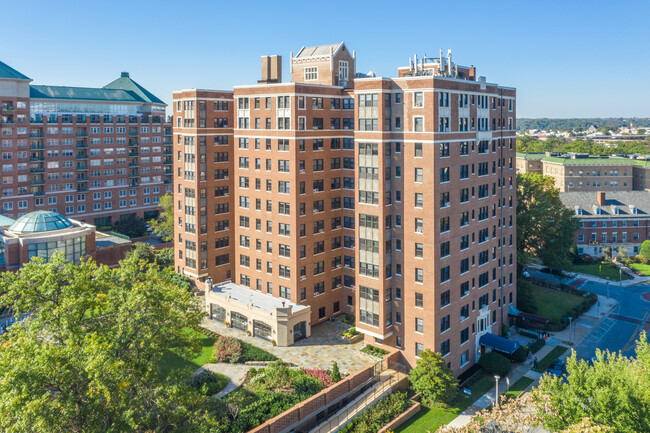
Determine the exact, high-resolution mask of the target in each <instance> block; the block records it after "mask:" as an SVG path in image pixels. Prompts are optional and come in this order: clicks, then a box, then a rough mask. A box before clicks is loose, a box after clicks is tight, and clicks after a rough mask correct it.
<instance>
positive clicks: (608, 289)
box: [607, 277, 609, 298]
mask: <svg viewBox="0 0 650 433" xmlns="http://www.w3.org/2000/svg"><path fill="white" fill-rule="evenodd" d="M607 297H608V298H609V277H607Z"/></svg>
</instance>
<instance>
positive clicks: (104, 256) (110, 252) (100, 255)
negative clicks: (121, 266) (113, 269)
mask: <svg viewBox="0 0 650 433" xmlns="http://www.w3.org/2000/svg"><path fill="white" fill-rule="evenodd" d="M127 251H131V244H117V245H112V246H110V247H102V248H97V250H96V251H95V261H96V262H97V263H99V264H101V265H106V266H109V267H110V266H115V265H117V263H118V262H119V261H120V260H122V259H123V258H124V255H125V254H126V253H127Z"/></svg>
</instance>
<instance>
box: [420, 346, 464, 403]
mask: <svg viewBox="0 0 650 433" xmlns="http://www.w3.org/2000/svg"><path fill="white" fill-rule="evenodd" d="M419 357H420V359H418V361H417V363H416V365H415V368H413V369H411V371H409V381H410V382H411V386H412V387H413V389H414V390H415V391H416V392H419V393H420V394H421V395H422V401H423V402H424V403H426V404H428V405H430V406H432V405H434V404H436V403H445V404H448V403H450V402H451V400H452V399H453V398H454V396H455V395H456V387H457V386H458V379H456V377H455V376H454V373H453V372H452V371H451V369H449V367H447V363H446V362H445V360H444V359H442V355H440V353H438V352H433V351H431V350H428V349H427V350H423V351H422V352H420V355H419Z"/></svg>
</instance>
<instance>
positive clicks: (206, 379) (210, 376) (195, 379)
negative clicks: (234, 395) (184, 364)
mask: <svg viewBox="0 0 650 433" xmlns="http://www.w3.org/2000/svg"><path fill="white" fill-rule="evenodd" d="M227 384H228V378H227V377H226V376H224V375H223V374H221V373H213V372H212V371H209V370H203V371H202V372H200V373H198V374H195V375H193V376H192V377H190V379H189V380H188V385H189V386H192V387H194V388H199V389H200V390H201V393H202V394H203V395H214V394H216V393H218V392H219V391H221V390H222V389H224V388H225V387H226V385H227Z"/></svg>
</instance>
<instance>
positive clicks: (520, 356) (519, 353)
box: [510, 346, 528, 363]
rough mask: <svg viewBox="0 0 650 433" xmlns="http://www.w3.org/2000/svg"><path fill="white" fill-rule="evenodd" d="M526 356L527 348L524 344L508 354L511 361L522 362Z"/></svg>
mask: <svg viewBox="0 0 650 433" xmlns="http://www.w3.org/2000/svg"><path fill="white" fill-rule="evenodd" d="M527 356H528V349H527V348H526V347H524V346H520V347H519V349H517V350H515V353H513V354H512V355H510V359H511V360H512V362H519V363H521V362H524V361H525V360H526V357H527Z"/></svg>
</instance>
